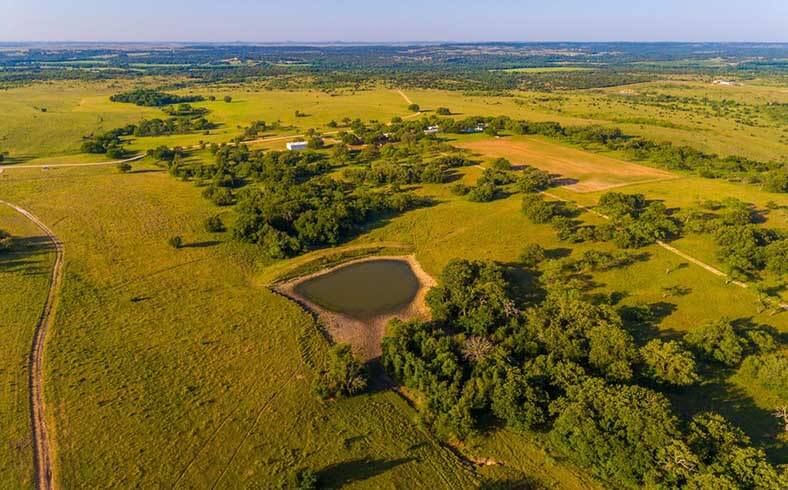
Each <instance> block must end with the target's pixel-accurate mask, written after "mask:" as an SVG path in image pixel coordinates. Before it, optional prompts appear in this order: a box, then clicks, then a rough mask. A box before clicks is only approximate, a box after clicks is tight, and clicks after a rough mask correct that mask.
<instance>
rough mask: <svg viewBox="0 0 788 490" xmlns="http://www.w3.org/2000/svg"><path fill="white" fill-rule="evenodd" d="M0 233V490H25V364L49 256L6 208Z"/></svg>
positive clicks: (28, 467) (28, 449) (28, 477)
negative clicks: (5, 238)
mask: <svg viewBox="0 0 788 490" xmlns="http://www.w3.org/2000/svg"><path fill="white" fill-rule="evenodd" d="M0 228H2V229H3V230H5V231H7V232H9V233H11V234H12V235H13V236H14V248H13V250H12V251H10V252H6V253H0V318H2V321H1V322H0V324H1V325H2V327H0V345H2V346H3V348H2V349H1V350H0V352H1V353H2V355H0V407H2V412H0V434H2V439H3V441H4V443H3V444H2V445H0V487H3V488H24V487H28V486H30V485H32V482H33V480H32V476H33V449H32V446H31V441H30V404H29V391H28V375H29V373H28V369H27V360H28V355H29V353H30V345H31V344H32V342H33V331H34V327H35V325H36V322H37V321H38V317H39V315H40V314H41V308H42V306H43V304H44V301H45V299H46V292H47V285H48V284H49V275H50V270H51V267H52V263H53V260H54V253H53V251H52V250H51V245H50V243H49V241H48V239H47V238H46V237H45V236H42V235H43V234H42V233H41V231H40V230H39V229H38V228H37V227H36V226H35V225H33V224H32V223H30V222H29V221H28V220H27V219H26V218H24V217H23V216H22V215H20V214H19V213H17V212H16V211H14V210H13V209H11V208H9V207H7V206H5V205H0Z"/></svg>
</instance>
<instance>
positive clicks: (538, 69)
mask: <svg viewBox="0 0 788 490" xmlns="http://www.w3.org/2000/svg"><path fill="white" fill-rule="evenodd" d="M590 70H593V68H587V67H583V66H528V67H524V68H507V69H505V70H495V71H503V72H508V73H551V72H567V71H590Z"/></svg>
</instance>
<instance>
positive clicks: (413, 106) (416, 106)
mask: <svg viewBox="0 0 788 490" xmlns="http://www.w3.org/2000/svg"><path fill="white" fill-rule="evenodd" d="M408 110H409V111H410V112H419V111H421V107H419V104H411V105H409V106H408Z"/></svg>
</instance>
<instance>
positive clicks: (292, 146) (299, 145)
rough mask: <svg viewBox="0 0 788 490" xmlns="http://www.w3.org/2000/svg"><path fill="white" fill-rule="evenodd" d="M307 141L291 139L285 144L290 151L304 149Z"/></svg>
mask: <svg viewBox="0 0 788 490" xmlns="http://www.w3.org/2000/svg"><path fill="white" fill-rule="evenodd" d="M307 147H308V143H307V142H306V141H291V142H290V143H288V144H287V149H288V150H290V151H300V150H306V149H307Z"/></svg>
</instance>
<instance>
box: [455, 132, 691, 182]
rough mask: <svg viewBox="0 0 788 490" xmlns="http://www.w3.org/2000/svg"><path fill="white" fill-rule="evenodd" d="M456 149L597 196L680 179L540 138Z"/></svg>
mask: <svg viewBox="0 0 788 490" xmlns="http://www.w3.org/2000/svg"><path fill="white" fill-rule="evenodd" d="M457 146H459V147H461V148H467V149H469V150H471V151H473V152H475V153H478V154H480V155H482V156H485V157H488V158H498V157H504V158H507V159H508V160H509V161H511V162H512V164H513V165H531V166H534V167H537V168H540V169H542V170H545V171H547V172H550V173H551V174H554V175H555V176H557V178H558V179H559V180H564V181H565V182H566V185H565V187H566V188H567V189H570V190H572V191H574V192H595V191H603V190H608V189H613V188H616V187H621V186H625V185H631V184H636V183H643V182H653V181H655V180H665V179H673V178H676V177H677V176H676V175H674V174H671V173H670V172H666V171H663V170H659V169H655V168H652V167H645V166H643V165H637V164H634V163H630V162H625V161H623V160H617V159H615V158H610V157H608V156H604V155H597V154H594V153H589V152H585V151H582V150H576V149H574V148H569V147H566V146H562V145H559V144H556V143H552V142H549V141H546V140H545V139H543V138H537V137H522V136H516V137H506V138H499V139H489V138H488V139H481V140H476V141H464V142H461V143H459V144H458V145H457Z"/></svg>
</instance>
